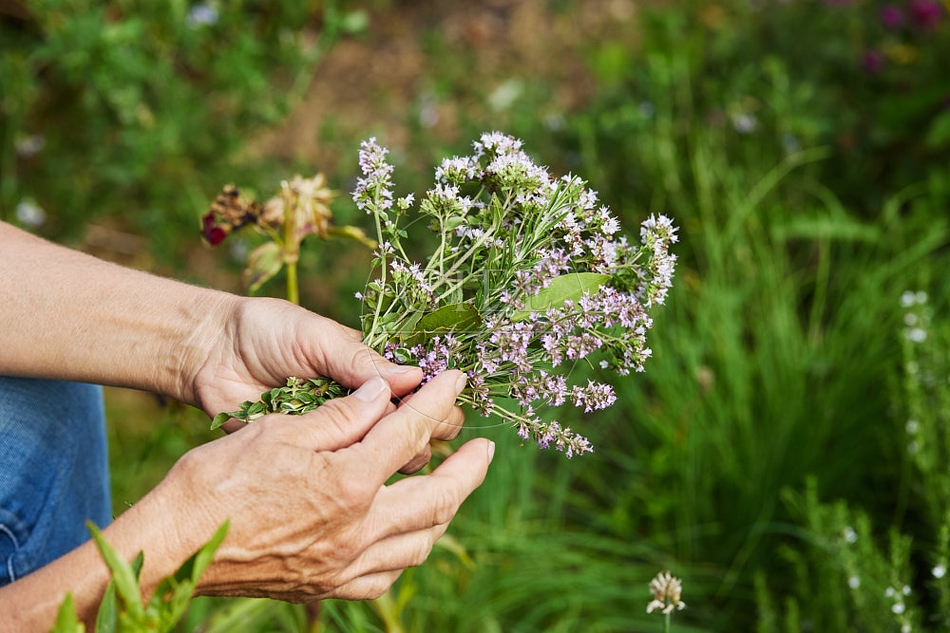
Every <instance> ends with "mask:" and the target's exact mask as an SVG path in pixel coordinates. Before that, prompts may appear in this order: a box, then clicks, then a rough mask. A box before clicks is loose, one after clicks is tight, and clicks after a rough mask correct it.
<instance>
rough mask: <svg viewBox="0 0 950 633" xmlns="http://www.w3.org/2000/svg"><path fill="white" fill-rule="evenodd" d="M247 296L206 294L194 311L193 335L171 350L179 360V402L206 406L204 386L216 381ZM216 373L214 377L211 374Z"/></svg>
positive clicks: (175, 392) (175, 388) (175, 377)
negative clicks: (220, 357) (221, 361)
mask: <svg viewBox="0 0 950 633" xmlns="http://www.w3.org/2000/svg"><path fill="white" fill-rule="evenodd" d="M244 301H246V298H245V297H240V296H238V295H233V294H229V293H225V292H217V291H212V290H208V291H205V292H204V293H203V294H202V295H201V296H200V297H199V298H198V300H197V301H196V302H195V303H194V306H193V307H192V308H191V315H190V318H189V321H190V322H191V323H192V326H191V327H192V329H191V331H190V333H189V334H188V335H187V336H186V337H184V338H183V343H182V345H181V346H180V347H178V346H174V345H173V346H170V348H169V349H168V350H167V351H168V352H169V353H170V354H171V356H172V358H173V359H175V360H177V364H176V365H175V370H174V371H173V373H172V376H173V382H172V387H171V389H172V391H171V393H170V394H169V395H172V396H173V397H174V398H176V399H177V400H180V401H181V402H185V403H187V404H190V405H193V406H195V407H198V408H202V409H203V408H205V407H203V406H202V404H203V403H202V396H201V391H202V389H201V385H203V384H206V383H207V384H210V383H211V382H213V381H214V376H213V373H214V371H215V370H214V367H215V366H216V365H217V364H218V357H219V356H220V355H221V354H222V353H223V352H224V351H225V350H223V349H222V347H223V346H225V345H231V344H232V343H231V342H230V341H233V340H234V332H232V329H233V328H234V323H235V315H236V313H237V312H238V311H239V310H240V306H241V304H242V303H243V302H244ZM209 374H212V375H209Z"/></svg>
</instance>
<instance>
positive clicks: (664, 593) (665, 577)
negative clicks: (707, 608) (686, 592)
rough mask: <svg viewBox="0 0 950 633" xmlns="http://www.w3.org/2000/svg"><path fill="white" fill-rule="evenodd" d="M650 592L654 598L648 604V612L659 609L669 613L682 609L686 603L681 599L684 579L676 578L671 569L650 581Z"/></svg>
mask: <svg viewBox="0 0 950 633" xmlns="http://www.w3.org/2000/svg"><path fill="white" fill-rule="evenodd" d="M650 592H651V593H652V594H653V600H651V601H650V604H648V605H647V613H653V612H654V611H659V612H660V613H662V614H664V615H669V614H671V613H673V611H682V610H683V609H685V608H686V603H685V602H683V601H682V600H681V599H680V596H681V594H682V593H683V581H681V580H680V579H679V578H676V577H675V576H673V574H671V573H670V572H669V571H662V572H660V573H659V574H657V575H656V577H655V578H654V579H653V580H651V581H650Z"/></svg>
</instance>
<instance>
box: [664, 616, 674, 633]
mask: <svg viewBox="0 0 950 633" xmlns="http://www.w3.org/2000/svg"><path fill="white" fill-rule="evenodd" d="M672 619H673V614H672V613H667V614H666V615H664V616H663V633H670V621H671V620H672Z"/></svg>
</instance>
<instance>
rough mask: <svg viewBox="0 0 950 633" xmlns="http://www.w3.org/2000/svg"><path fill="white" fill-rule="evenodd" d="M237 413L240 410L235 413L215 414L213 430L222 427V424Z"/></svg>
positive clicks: (212, 423) (212, 424)
mask: <svg viewBox="0 0 950 633" xmlns="http://www.w3.org/2000/svg"><path fill="white" fill-rule="evenodd" d="M236 413H238V412H237V411H234V412H233V413H219V414H218V415H216V416H214V419H213V420H211V430H212V431H214V430H215V429H219V428H221V425H223V424H224V423H225V422H227V421H228V420H230V419H231V418H232V417H234V415H235V414H236Z"/></svg>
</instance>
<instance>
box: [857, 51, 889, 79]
mask: <svg viewBox="0 0 950 633" xmlns="http://www.w3.org/2000/svg"><path fill="white" fill-rule="evenodd" d="M884 64H885V60H884V54H883V53H882V52H881V51H879V50H875V49H873V48H872V49H869V50H867V51H864V55H862V56H861V66H862V67H863V68H864V70H866V71H868V72H869V73H871V74H874V75H876V74H877V73H879V72H881V70H883V69H884Z"/></svg>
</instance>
